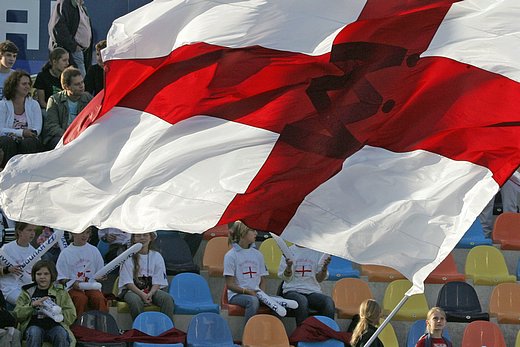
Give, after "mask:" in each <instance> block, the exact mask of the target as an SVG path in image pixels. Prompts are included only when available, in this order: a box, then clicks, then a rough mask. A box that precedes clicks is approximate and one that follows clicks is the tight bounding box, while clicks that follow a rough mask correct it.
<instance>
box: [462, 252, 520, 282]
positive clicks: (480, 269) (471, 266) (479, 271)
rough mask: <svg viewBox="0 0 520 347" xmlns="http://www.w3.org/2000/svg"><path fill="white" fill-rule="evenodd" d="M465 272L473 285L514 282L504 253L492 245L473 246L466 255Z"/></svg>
mask: <svg viewBox="0 0 520 347" xmlns="http://www.w3.org/2000/svg"><path fill="white" fill-rule="evenodd" d="M465 272H466V276H467V277H468V278H469V279H472V280H473V285H488V286H489V285H491V286H493V285H496V284H498V283H507V282H509V283H511V282H516V276H515V275H510V274H509V271H508V269H507V265H506V261H505V259H504V255H503V254H502V252H501V251H500V250H499V249H497V248H495V247H493V246H476V247H473V248H472V249H471V250H470V251H469V253H468V256H467V257H466V264H465Z"/></svg>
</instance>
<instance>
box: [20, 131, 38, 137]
mask: <svg viewBox="0 0 520 347" xmlns="http://www.w3.org/2000/svg"><path fill="white" fill-rule="evenodd" d="M22 136H23V138H29V137H36V136H37V134H36V131H34V130H31V129H23V131H22Z"/></svg>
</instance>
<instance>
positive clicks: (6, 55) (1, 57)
mask: <svg viewBox="0 0 520 347" xmlns="http://www.w3.org/2000/svg"><path fill="white" fill-rule="evenodd" d="M17 55H18V47H16V45H15V44H14V43H13V42H11V41H9V40H6V41H4V42H2V43H0V100H1V99H2V98H3V97H4V92H3V90H4V83H5V80H6V79H7V77H9V75H11V73H13V72H14V70H13V65H14V63H15V62H16V56H17Z"/></svg>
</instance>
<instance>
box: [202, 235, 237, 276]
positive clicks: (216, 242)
mask: <svg viewBox="0 0 520 347" xmlns="http://www.w3.org/2000/svg"><path fill="white" fill-rule="evenodd" d="M230 248H231V246H230V245H229V244H228V238H227V237H223V236H217V237H214V238H212V239H210V240H209V241H208V243H207V244H206V248H204V255H203V257H202V266H203V268H204V269H206V270H208V275H209V276H214V277H222V276H223V274H224V256H225V255H226V253H227V251H229V249H230Z"/></svg>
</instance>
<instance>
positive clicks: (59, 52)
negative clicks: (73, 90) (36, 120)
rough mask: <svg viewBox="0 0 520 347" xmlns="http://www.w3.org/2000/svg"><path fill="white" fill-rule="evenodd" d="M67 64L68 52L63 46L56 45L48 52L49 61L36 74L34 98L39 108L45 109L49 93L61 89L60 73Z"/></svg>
mask: <svg viewBox="0 0 520 347" xmlns="http://www.w3.org/2000/svg"><path fill="white" fill-rule="evenodd" d="M68 66H69V52H67V51H66V50H65V49H64V48H61V47H56V48H54V49H53V50H52V51H51V53H50V54H49V61H48V62H47V63H46V64H45V65H44V66H43V68H42V71H41V72H40V73H38V75H37V76H36V81H35V82H34V88H35V89H36V98H35V99H36V100H37V101H38V103H39V104H40V108H41V109H43V110H44V111H45V110H46V109H47V100H49V98H50V97H51V95H54V94H56V93H57V92H61V91H62V87H61V81H60V77H61V73H62V72H63V70H65V68H67V67H68Z"/></svg>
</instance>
